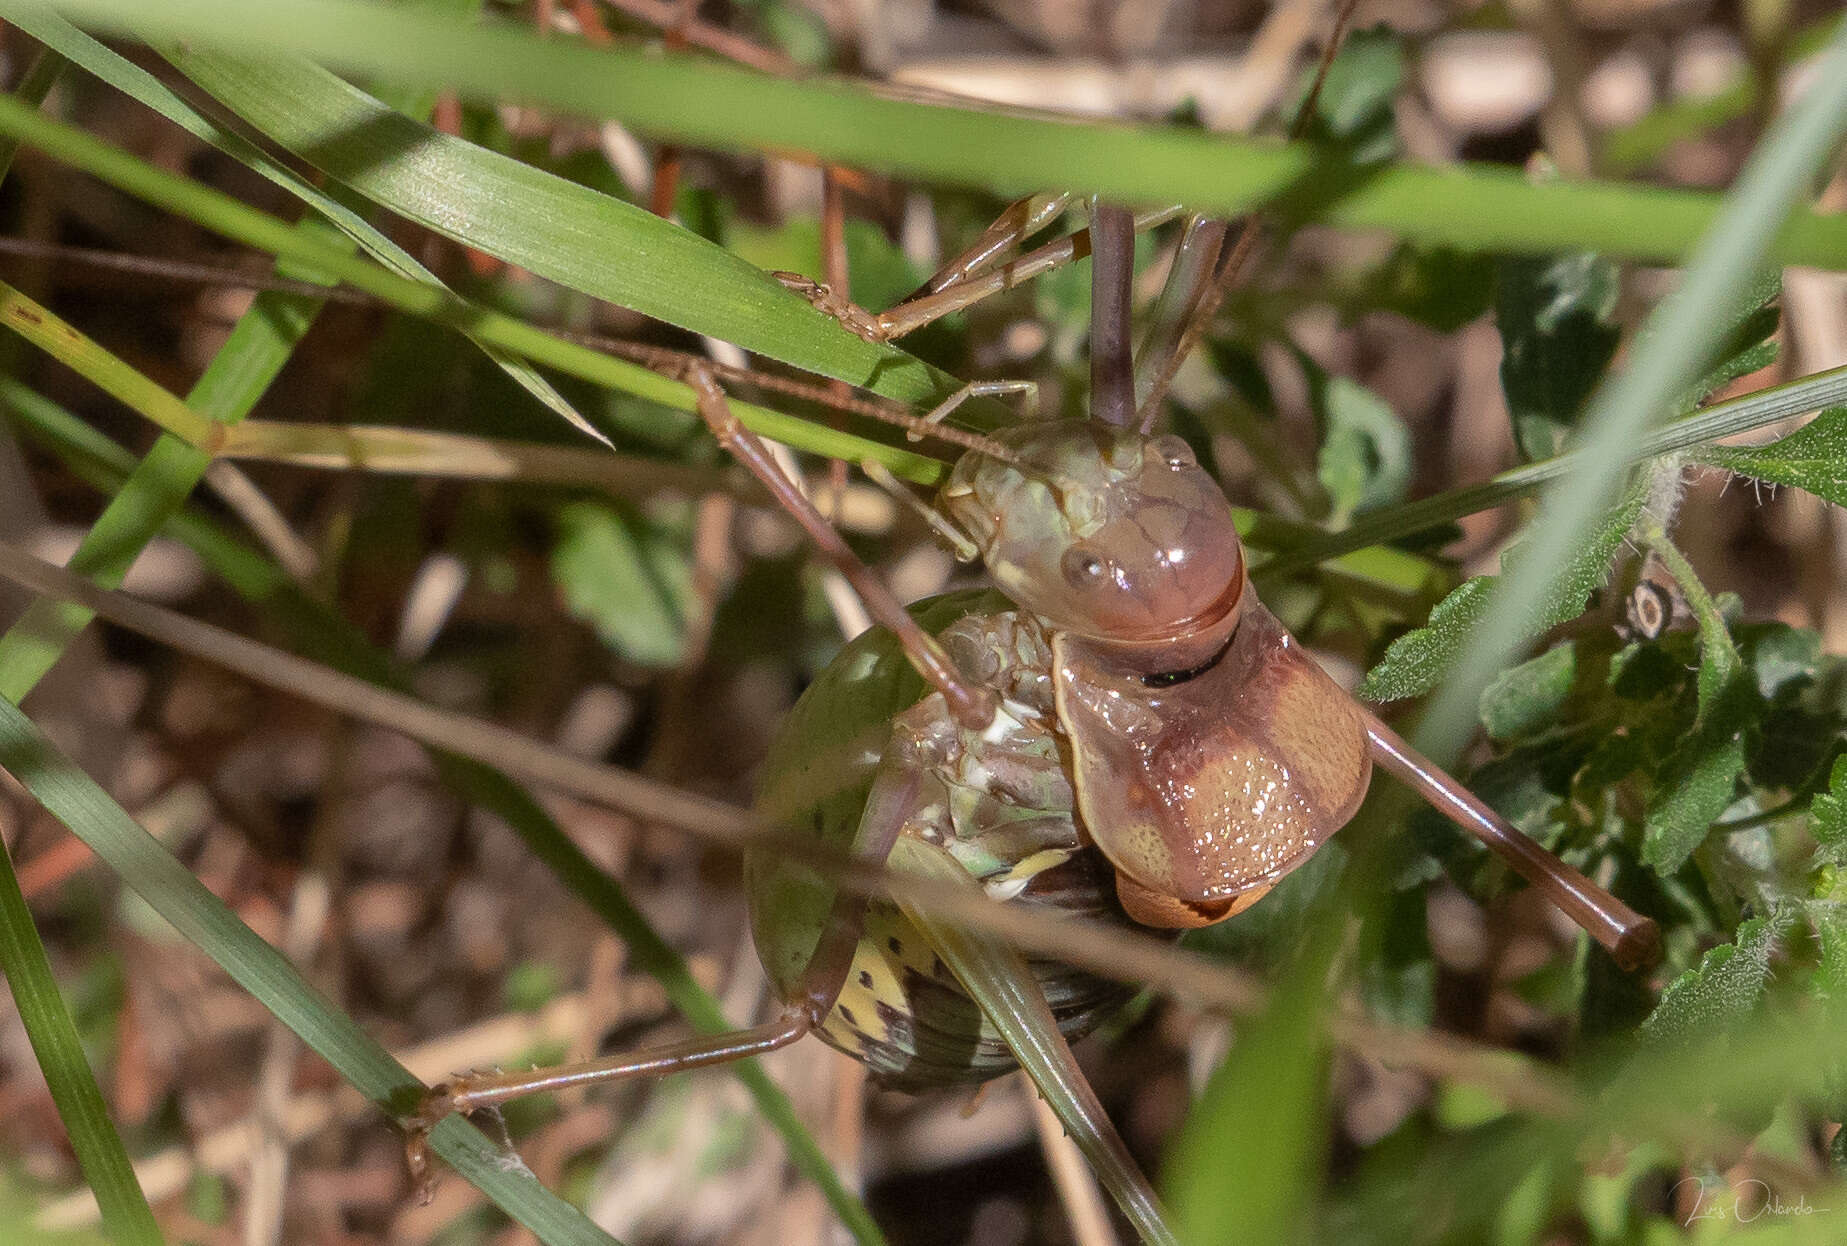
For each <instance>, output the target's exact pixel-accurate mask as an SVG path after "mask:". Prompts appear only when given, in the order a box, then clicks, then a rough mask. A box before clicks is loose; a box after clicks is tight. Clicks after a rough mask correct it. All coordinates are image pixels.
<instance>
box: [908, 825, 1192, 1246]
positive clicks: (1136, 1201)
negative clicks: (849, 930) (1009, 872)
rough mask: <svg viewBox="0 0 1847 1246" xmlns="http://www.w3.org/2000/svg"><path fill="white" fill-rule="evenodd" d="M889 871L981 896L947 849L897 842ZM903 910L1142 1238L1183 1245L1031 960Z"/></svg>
mask: <svg viewBox="0 0 1847 1246" xmlns="http://www.w3.org/2000/svg"><path fill="white" fill-rule="evenodd" d="M891 865H892V868H893V869H895V870H901V871H903V872H905V873H907V874H915V875H917V876H918V877H920V878H931V879H935V880H936V881H937V882H938V883H940V884H942V885H944V886H955V887H962V888H966V889H968V890H970V891H971V892H975V893H977V894H979V886H978V885H977V884H976V883H975V881H974V880H973V879H971V878H970V877H969V874H968V871H967V870H966V869H964V868H963V867H962V865H961V863H960V862H958V861H957V860H956V859H955V858H954V857H952V856H951V855H950V854H949V851H948V850H947V849H945V848H941V847H938V846H935V845H932V844H928V843H925V842H924V841H923V840H922V839H919V838H916V837H913V836H911V835H901V836H899V837H898V842H897V843H896V844H895V845H893V847H892V852H891ZM904 911H905V914H906V916H908V917H909V918H910V919H911V920H912V921H914V922H916V923H917V925H918V927H919V928H920V929H921V930H922V931H923V932H924V934H925V936H926V937H927V938H928V939H929V940H930V944H931V946H932V947H934V948H935V949H936V950H937V951H938V952H939V953H940V954H941V955H942V957H943V959H944V960H945V961H947V962H948V964H949V966H950V968H951V969H953V970H954V971H955V975H956V977H958V978H960V979H961V981H962V985H963V986H965V987H967V988H968V992H969V994H970V995H971V996H972V997H973V998H974V1000H975V1002H976V1003H977V1004H979V1005H980V1006H981V1010H982V1012H984V1013H986V1014H987V1017H988V1020H989V1021H990V1022H991V1023H992V1024H993V1025H994V1027H995V1028H996V1029H997V1030H999V1031H1000V1032H1001V1035H1002V1036H1003V1037H1004V1038H1005V1039H1006V1041H1007V1046H1009V1047H1010V1048H1012V1049H1013V1054H1014V1056H1015V1057H1016V1058H1017V1059H1018V1060H1019V1062H1020V1067H1021V1068H1023V1069H1025V1070H1026V1072H1027V1074H1028V1075H1029V1076H1030V1077H1031V1078H1032V1079H1033V1084H1034V1085H1035V1086H1037V1087H1038V1088H1039V1093H1040V1094H1041V1095H1042V1096H1043V1097H1044V1098H1045V1101H1046V1103H1047V1104H1049V1105H1050V1106H1051V1108H1052V1111H1053V1112H1054V1113H1056V1114H1057V1116H1058V1119H1059V1121H1060V1123H1062V1124H1063V1125H1064V1127H1065V1132H1066V1133H1068V1134H1069V1135H1070V1136H1071V1139H1072V1141H1074V1142H1076V1143H1077V1145H1078V1148H1079V1149H1080V1150H1081V1151H1083V1153H1084V1158H1086V1159H1087V1160H1089V1161H1090V1165H1091V1167H1092V1168H1094V1169H1095V1170H1096V1173H1097V1179H1098V1180H1099V1181H1101V1182H1102V1183H1103V1186H1104V1188H1105V1189H1107V1190H1108V1191H1109V1192H1110V1195H1111V1197H1113V1198H1114V1199H1115V1200H1116V1206H1117V1207H1118V1208H1120V1209H1121V1211H1122V1214H1123V1215H1124V1216H1126V1217H1128V1220H1129V1223H1130V1224H1132V1225H1134V1226H1135V1231H1136V1232H1137V1233H1139V1234H1140V1235H1141V1238H1142V1240H1143V1241H1144V1242H1148V1243H1150V1244H1151V1246H1177V1243H1178V1241H1179V1239H1178V1238H1176V1237H1175V1236H1174V1231H1173V1229H1172V1228H1170V1227H1169V1226H1168V1220H1167V1213H1166V1211H1165V1209H1163V1208H1162V1206H1161V1201H1160V1199H1158V1198H1157V1197H1155V1193H1154V1189H1153V1187H1151V1186H1150V1185H1149V1184H1148V1178H1147V1177H1145V1176H1143V1175H1142V1171H1141V1169H1140V1167H1138V1166H1137V1165H1136V1163H1135V1159H1134V1157H1133V1156H1131V1155H1130V1154H1129V1149H1128V1147H1127V1146H1126V1145H1125V1144H1124V1143H1123V1141H1122V1137H1121V1135H1120V1134H1118V1133H1117V1132H1116V1127H1115V1125H1114V1124H1112V1123H1111V1121H1110V1118H1109V1115H1108V1113H1106V1112H1105V1111H1104V1110H1103V1104H1102V1103H1101V1102H1099V1101H1098V1099H1097V1094H1096V1091H1094V1090H1092V1089H1091V1087H1090V1083H1089V1082H1088V1081H1086V1080H1085V1078H1084V1074H1083V1071H1082V1070H1081V1069H1079V1068H1078V1067H1077V1061H1076V1060H1075V1059H1074V1058H1073V1057H1072V1055H1071V1048H1070V1047H1069V1046H1068V1045H1067V1044H1066V1043H1065V1040H1064V1036H1063V1035H1062V1034H1060V1033H1059V1030H1058V1023H1057V1021H1056V1020H1054V1019H1053V1017H1052V1010H1051V1007H1050V1006H1049V1005H1047V1003H1046V1002H1045V995H1044V994H1043V993H1042V992H1041V991H1040V989H1039V984H1038V981H1037V980H1036V979H1035V978H1034V977H1033V973H1032V970H1031V968H1030V967H1029V966H1028V965H1027V964H1026V960H1025V958H1024V957H1022V956H1021V955H1020V954H1019V952H1017V951H1015V950H1014V949H1013V948H1011V947H1009V946H1008V945H1007V944H1005V943H1004V942H1001V941H1000V940H998V939H995V938H994V937H992V936H991V935H982V934H978V933H975V932H973V931H970V930H967V929H965V928H964V927H962V926H961V925H960V924H959V923H956V922H945V921H942V920H940V919H938V918H937V917H936V916H935V915H934V914H932V912H931V911H930V909H929V908H928V906H918V905H915V904H906V905H905V906H904Z"/></svg>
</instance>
